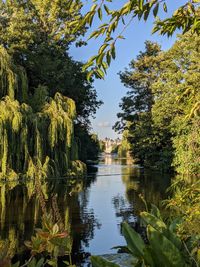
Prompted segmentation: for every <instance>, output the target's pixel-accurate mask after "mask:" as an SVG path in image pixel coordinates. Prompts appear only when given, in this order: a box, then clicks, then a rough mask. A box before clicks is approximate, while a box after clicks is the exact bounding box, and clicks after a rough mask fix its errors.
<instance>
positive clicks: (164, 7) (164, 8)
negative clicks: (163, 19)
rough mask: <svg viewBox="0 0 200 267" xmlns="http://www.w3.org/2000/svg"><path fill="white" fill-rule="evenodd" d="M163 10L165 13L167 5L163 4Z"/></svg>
mask: <svg viewBox="0 0 200 267" xmlns="http://www.w3.org/2000/svg"><path fill="white" fill-rule="evenodd" d="M163 10H164V11H165V12H166V13H167V5H166V3H164V4H163Z"/></svg>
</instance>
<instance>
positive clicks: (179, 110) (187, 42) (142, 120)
mask: <svg viewBox="0 0 200 267" xmlns="http://www.w3.org/2000/svg"><path fill="white" fill-rule="evenodd" d="M199 40H200V39H199V37H198V36H195V35H191V34H190V33H189V34H187V35H186V36H180V38H179V40H178V41H177V42H176V43H175V44H174V46H173V47H172V48H171V49H170V50H169V51H167V52H161V51H160V49H159V47H158V45H157V44H154V43H150V42H147V43H146V50H145V52H141V53H140V55H139V56H138V57H137V59H136V60H134V61H132V62H131V64H130V70H126V71H125V72H123V73H120V77H121V80H122V82H123V83H124V85H125V86H127V87H128V88H129V89H130V90H129V91H128V92H127V96H125V97H124V98H123V99H122V103H121V105H120V106H121V108H122V112H121V113H119V114H118V117H119V118H120V121H119V122H118V123H116V125H115V128H116V129H117V130H120V129H122V130H123V129H124V130H125V129H127V128H128V131H129V134H128V139H129V141H130V143H131V152H132V154H133V156H134V157H135V158H136V159H138V160H139V162H140V163H142V164H143V165H145V166H153V167H156V168H158V169H162V170H164V171H167V170H168V171H169V170H170V169H171V168H172V167H174V168H175V169H176V171H178V172H179V173H183V174H198V173H199V171H200V169H199V167H200V161H199V107H200V106H199V90H198V83H199ZM172 161H173V162H172Z"/></svg>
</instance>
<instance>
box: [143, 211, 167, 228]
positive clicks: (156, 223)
mask: <svg viewBox="0 0 200 267" xmlns="http://www.w3.org/2000/svg"><path fill="white" fill-rule="evenodd" d="M140 216H141V218H142V219H143V221H144V222H145V223H146V224H147V225H148V224H150V225H151V226H152V227H154V228H155V229H156V230H158V231H159V232H163V231H164V230H166V229H167V226H166V224H165V223H164V222H163V221H162V220H160V219H158V218H157V217H156V216H154V215H153V214H151V213H148V212H146V211H144V212H141V213H140Z"/></svg>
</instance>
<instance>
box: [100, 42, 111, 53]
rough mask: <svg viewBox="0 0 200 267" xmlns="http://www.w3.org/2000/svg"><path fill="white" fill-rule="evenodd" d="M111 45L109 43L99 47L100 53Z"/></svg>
mask: <svg viewBox="0 0 200 267" xmlns="http://www.w3.org/2000/svg"><path fill="white" fill-rule="evenodd" d="M108 46H109V44H103V45H102V46H101V47H100V49H99V54H101V53H103V52H104V50H105V49H106V48H107V47H108Z"/></svg>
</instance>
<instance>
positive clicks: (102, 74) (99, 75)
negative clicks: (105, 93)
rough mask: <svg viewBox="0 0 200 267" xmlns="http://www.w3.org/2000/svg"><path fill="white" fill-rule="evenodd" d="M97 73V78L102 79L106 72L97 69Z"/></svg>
mask: <svg viewBox="0 0 200 267" xmlns="http://www.w3.org/2000/svg"><path fill="white" fill-rule="evenodd" d="M95 73H96V74H97V76H98V77H99V78H100V79H102V78H103V77H104V72H103V71H102V70H101V69H97V70H96V71H95Z"/></svg>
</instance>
